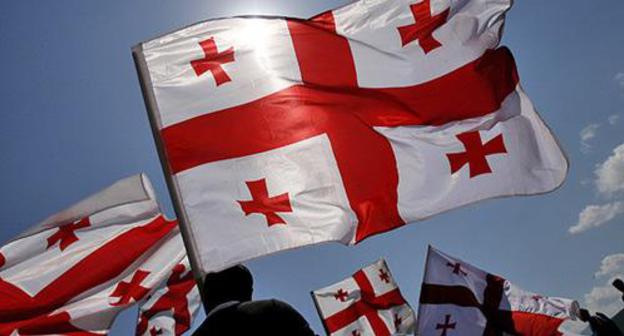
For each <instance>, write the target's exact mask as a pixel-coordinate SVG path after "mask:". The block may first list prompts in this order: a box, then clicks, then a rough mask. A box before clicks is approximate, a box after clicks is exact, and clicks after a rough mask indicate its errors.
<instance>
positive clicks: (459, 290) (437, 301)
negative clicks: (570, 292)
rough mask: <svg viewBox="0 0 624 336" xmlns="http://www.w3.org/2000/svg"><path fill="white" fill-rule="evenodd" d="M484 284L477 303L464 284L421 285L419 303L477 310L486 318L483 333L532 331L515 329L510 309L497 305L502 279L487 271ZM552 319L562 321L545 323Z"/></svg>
mask: <svg viewBox="0 0 624 336" xmlns="http://www.w3.org/2000/svg"><path fill="white" fill-rule="evenodd" d="M486 283H487V285H486V287H485V290H484V292H483V304H481V303H480V302H479V300H478V299H477V297H476V296H475V293H474V292H473V291H472V290H471V289H470V288H468V287H464V286H444V285H432V284H427V283H425V284H423V286H422V288H421V291H420V293H421V294H420V303H421V304H433V305H443V304H452V305H457V306H461V307H475V308H477V309H479V310H480V311H481V313H482V314H483V316H485V318H486V320H487V323H486V325H485V331H484V332H483V335H498V334H500V333H501V332H505V333H507V334H511V335H525V334H532V332H526V330H524V331H523V330H520V329H519V328H521V327H519V325H517V324H516V323H514V320H513V315H512V313H511V311H507V310H501V309H500V308H499V306H500V303H501V301H502V300H503V295H504V290H505V289H504V288H505V279H503V278H500V277H498V276H496V275H492V274H487V275H486ZM553 319H554V318H553ZM556 322H558V323H561V322H562V320H557V321H554V320H553V321H550V322H549V323H556ZM527 327H528V328H530V327H531V326H530V324H528V325H527ZM555 329H556V328H555Z"/></svg>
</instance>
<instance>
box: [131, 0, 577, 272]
mask: <svg viewBox="0 0 624 336" xmlns="http://www.w3.org/2000/svg"><path fill="white" fill-rule="evenodd" d="M511 3H512V1H511V0H457V1H448V0H413V1H404V0H379V1H363V0H361V1H356V2H354V3H352V4H350V5H347V6H345V7H342V8H338V9H335V10H332V11H329V12H326V13H323V14H320V15H318V16H316V17H314V18H311V19H309V20H300V19H288V18H273V17H241V18H228V19H218V20H211V21H206V22H202V23H198V24H195V25H192V26H190V27H188V28H185V29H182V30H179V31H176V32H173V33H170V34H167V35H164V36H162V37H159V38H156V39H153V40H151V41H148V42H145V43H141V44H139V45H138V46H136V47H135V48H134V56H135V60H136V62H137V66H138V70H139V75H140V78H141V82H142V86H143V93H144V95H145V98H146V102H147V105H148V109H149V112H150V117H151V121H152V126H153V129H154V133H155V136H156V140H157V143H158V144H159V149H160V151H161V158H162V159H163V163H164V168H165V169H166V171H167V177H168V179H169V185H170V188H171V189H172V192H173V193H174V196H175V197H174V199H175V201H176V208H177V212H178V214H179V216H180V217H181V220H182V225H184V226H185V227H184V228H183V230H186V231H185V232H188V237H189V238H190V240H189V247H190V251H189V255H190V256H191V257H193V258H194V260H195V261H196V263H197V264H198V265H199V266H200V267H201V271H202V272H204V273H206V272H210V271H215V270H219V269H223V268H226V267H228V266H230V265H233V264H236V263H238V262H241V261H244V260H247V259H250V258H253V257H257V256H261V255H266V254H270V253H273V252H276V251H280V250H285V249H289V248H294V247H298V246H304V245H309V244H314V243H319V242H325V241H340V242H342V243H345V244H355V243H357V242H359V241H361V240H363V239H365V238H366V237H369V236H371V235H374V234H378V233H381V232H385V231H388V230H391V229H394V228H397V227H400V226H402V225H404V224H406V223H409V222H413V221H417V220H420V219H424V218H427V217H429V216H432V215H434V214H437V213H440V212H442V211H446V210H449V209H452V208H456V207H459V206H462V205H465V204H468V203H472V202H476V201H479V200H483V199H487V198H491V197H497V196H506V195H528V194H537V193H544V192H548V191H550V190H553V189H555V188H557V187H558V186H559V185H560V184H561V183H562V182H563V180H564V178H565V175H566V172H567V162H566V160H565V157H564V155H563V153H562V152H561V150H560V148H559V146H558V144H557V143H556V141H555V139H554V137H553V136H552V134H551V132H550V131H549V129H548V128H547V127H546V125H545V124H544V123H543V122H542V120H541V119H540V117H539V116H538V115H537V113H536V112H535V110H534V108H533V105H532V103H531V101H530V100H529V99H528V97H527V96H526V95H525V94H524V92H523V91H522V88H521V87H520V85H519V77H518V74H517V71H516V66H515V63H514V60H513V58H512V56H511V54H510V52H509V50H507V49H506V48H499V47H498V43H499V40H500V38H501V36H500V34H501V31H502V27H503V24H504V17H505V13H506V11H507V10H509V8H510V7H511Z"/></svg>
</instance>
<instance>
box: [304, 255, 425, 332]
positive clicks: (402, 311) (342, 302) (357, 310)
mask: <svg viewBox="0 0 624 336" xmlns="http://www.w3.org/2000/svg"><path fill="white" fill-rule="evenodd" d="M312 298H313V299H314V302H315V303H316V307H317V309H318V312H319V315H320V316H321V319H322V320H323V325H324V327H325V330H326V331H327V334H328V335H332V336H338V335H345V336H358V335H360V336H364V335H375V336H383V335H405V334H408V333H411V332H413V329H414V312H413V311H412V308H410V306H409V304H408V303H407V302H406V301H405V299H404V298H403V295H401V291H400V290H399V287H398V286H397V284H396V282H395V281H394V278H393V277H392V275H391V274H390V270H389V269H388V266H387V265H386V262H385V260H383V259H381V260H379V261H377V262H376V263H374V264H372V265H370V266H367V267H365V268H363V269H361V270H359V271H357V272H356V273H355V274H353V276H351V277H349V278H347V279H345V280H342V281H340V282H338V283H336V284H333V285H331V286H328V287H325V288H321V289H318V290H315V291H313V292H312Z"/></svg>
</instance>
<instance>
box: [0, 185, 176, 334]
mask: <svg viewBox="0 0 624 336" xmlns="http://www.w3.org/2000/svg"><path fill="white" fill-rule="evenodd" d="M185 257H186V253H185V250H184V245H183V243H182V239H181V236H180V233H179V231H178V228H177V223H176V222H175V221H168V220H167V219H165V218H164V217H163V215H161V214H160V211H159V207H158V204H157V202H156V199H155V197H154V191H153V190H152V187H151V185H150V183H149V181H148V179H147V177H145V176H144V175H137V176H134V177H130V178H127V179H124V180H121V181H119V182H117V183H115V184H113V185H112V186H110V187H108V188H106V189H104V190H102V191H101V192H99V193H97V194H95V195H93V196H91V197H89V198H87V199H85V200H83V201H81V202H79V203H77V204H76V205H74V206H72V207H70V208H68V209H67V210H64V211H62V212H59V213H58V214H56V215H54V216H51V217H50V218H48V219H46V220H45V221H43V222H42V223H41V224H39V225H37V226H35V227H33V228H32V229H30V230H28V231H27V232H25V233H24V234H22V235H21V236H19V237H18V238H16V239H14V240H12V241H10V242H9V243H7V244H6V245H4V246H2V247H1V248H0V298H1V299H0V335H2V336H5V335H50V334H72V335H103V334H106V333H107V332H108V330H109V329H110V326H111V324H112V323H113V320H114V318H115V316H116V315H117V314H118V313H119V312H120V311H121V310H123V309H126V308H128V307H130V306H132V305H134V304H136V303H137V302H139V301H141V300H144V299H145V298H147V297H149V295H150V294H151V293H152V291H156V292H159V291H160V290H159V289H158V287H159V286H161V284H162V283H163V282H164V281H165V280H166V279H167V278H168V277H170V275H171V273H172V271H175V270H176V267H178V266H176V265H178V264H179V263H181V262H183V260H184V258H185Z"/></svg>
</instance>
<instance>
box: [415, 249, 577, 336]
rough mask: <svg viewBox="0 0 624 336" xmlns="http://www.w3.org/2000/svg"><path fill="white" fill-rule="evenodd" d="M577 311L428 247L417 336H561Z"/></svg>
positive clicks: (565, 302) (564, 302) (573, 306)
mask: <svg viewBox="0 0 624 336" xmlns="http://www.w3.org/2000/svg"><path fill="white" fill-rule="evenodd" d="M578 311H579V305H578V303H577V302H576V301H573V300H570V299H563V298H557V297H548V296H544V295H540V294H536V293H532V292H528V291H525V290H523V289H521V288H519V287H517V286H516V285H514V284H512V283H511V282H509V281H508V280H505V279H503V278H501V277H499V276H496V275H493V274H490V273H487V272H486V271H483V270H481V269H479V268H476V267H474V266H472V265H470V264H468V263H466V262H463V261H462V260H459V259H456V258H453V257H451V256H449V255H447V254H444V253H443V252H441V251H439V250H436V249H435V248H433V247H429V251H428V253H427V263H426V268H425V276H424V281H423V285H422V289H421V294H420V306H419V309H418V324H417V325H418V328H417V332H416V334H417V335H420V336H429V335H431V336H434V335H435V336H439V335H499V334H501V333H504V334H509V335H525V336H558V335H564V333H563V332H561V331H559V328H560V326H561V324H562V323H563V322H564V321H565V320H567V319H572V320H575V319H576V317H577V316H578ZM565 334H566V335H567V333H565Z"/></svg>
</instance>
